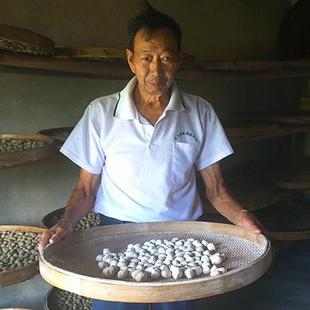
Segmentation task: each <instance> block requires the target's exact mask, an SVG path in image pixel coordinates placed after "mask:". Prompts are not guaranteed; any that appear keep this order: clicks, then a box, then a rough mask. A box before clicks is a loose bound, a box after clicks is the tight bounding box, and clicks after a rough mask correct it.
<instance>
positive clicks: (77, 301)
mask: <svg viewBox="0 0 310 310" xmlns="http://www.w3.org/2000/svg"><path fill="white" fill-rule="evenodd" d="M91 307H92V300H91V299H90V298H86V297H83V296H79V295H77V294H74V293H70V292H67V291H64V290H61V289H58V288H56V287H53V288H52V289H51V290H50V291H49V292H48V293H47V296H46V299H45V302H44V309H45V310H73V309H83V310H91Z"/></svg>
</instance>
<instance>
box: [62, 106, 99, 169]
mask: <svg viewBox="0 0 310 310" xmlns="http://www.w3.org/2000/svg"><path fill="white" fill-rule="evenodd" d="M96 117H98V113H97V112H96V107H95V106H94V105H93V104H90V105H89V106H88V107H87V109H86V110H85V113H84V115H83V117H82V118H81V119H80V121H79V122H78V124H77V125H76V126H75V128H74V129H73V131H72V133H71V134H70V136H69V137H68V139H67V140H66V142H65V143H64V144H63V146H62V148H61V149H60V152H61V153H63V154H64V155H65V156H67V157H68V158H69V159H70V160H72V161H73V162H74V163H75V164H77V165H78V166H80V167H81V168H83V169H85V170H86V171H88V172H90V173H93V174H100V173H101V171H102V168H103V165H104V162H105V156H104V151H103V150H102V148H101V144H100V128H99V124H100V122H96Z"/></svg>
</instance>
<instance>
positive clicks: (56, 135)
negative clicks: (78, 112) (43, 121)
mask: <svg viewBox="0 0 310 310" xmlns="http://www.w3.org/2000/svg"><path fill="white" fill-rule="evenodd" d="M72 130H73V127H57V128H48V129H42V130H40V131H39V134H40V135H44V136H48V137H50V138H51V139H53V140H57V141H59V142H61V143H63V142H65V141H66V139H67V138H68V136H69V135H70V133H71V131H72Z"/></svg>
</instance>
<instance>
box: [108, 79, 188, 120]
mask: <svg viewBox="0 0 310 310" xmlns="http://www.w3.org/2000/svg"><path fill="white" fill-rule="evenodd" d="M136 84H137V78H136V77H133V78H132V79H131V80H130V81H129V83H128V84H127V85H126V87H125V88H124V89H123V90H122V91H121V92H120V93H119V98H118V100H117V102H116V105H115V109H114V113H113V116H115V117H117V118H119V119H127V120H129V119H138V114H137V109H136V106H135V103H134V101H133V97H132V92H133V90H134V88H135V86H136ZM171 87H172V90H171V96H170V100H169V102H168V105H167V107H166V109H165V111H169V110H174V111H179V112H182V111H184V110H185V109H186V107H185V105H184V104H183V102H182V98H181V96H180V93H179V90H178V87H177V85H176V83H175V82H173V83H172V85H171Z"/></svg>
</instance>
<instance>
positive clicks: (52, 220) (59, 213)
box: [41, 208, 100, 231]
mask: <svg viewBox="0 0 310 310" xmlns="http://www.w3.org/2000/svg"><path fill="white" fill-rule="evenodd" d="M64 213H65V208H60V209H57V210H55V211H52V212H51V213H49V214H47V215H45V216H44V218H43V219H42V221H41V225H42V226H44V227H46V228H51V227H52V226H54V225H55V224H57V222H58V221H60V220H61V219H62V217H63V215H64ZM99 223H100V216H99V214H96V213H94V212H92V211H90V212H88V214H87V215H86V216H84V217H83V218H82V219H81V220H80V221H79V222H78V224H77V226H76V227H75V230H76V231H78V230H85V229H90V228H92V227H96V226H98V225H99Z"/></svg>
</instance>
